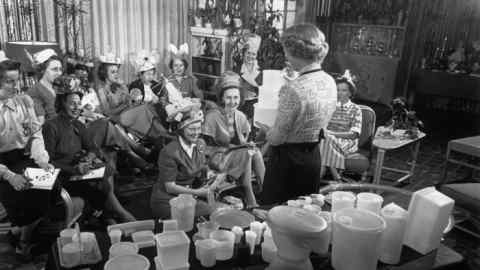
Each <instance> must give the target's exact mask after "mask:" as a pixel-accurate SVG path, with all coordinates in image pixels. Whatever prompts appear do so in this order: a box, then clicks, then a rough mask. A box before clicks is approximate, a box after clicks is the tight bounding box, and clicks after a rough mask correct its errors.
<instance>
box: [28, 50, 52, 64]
mask: <svg viewBox="0 0 480 270" xmlns="http://www.w3.org/2000/svg"><path fill="white" fill-rule="evenodd" d="M25 54H26V55H27V57H28V59H29V60H30V62H32V66H34V67H35V66H37V65H40V64H43V63H45V62H47V60H48V59H50V57H52V56H57V53H56V52H55V51H54V50H53V49H45V50H41V51H39V52H36V53H34V54H33V55H31V54H30V53H29V52H28V51H27V50H26V49H25Z"/></svg>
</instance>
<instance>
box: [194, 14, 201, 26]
mask: <svg viewBox="0 0 480 270" xmlns="http://www.w3.org/2000/svg"><path fill="white" fill-rule="evenodd" d="M193 20H194V21H195V26H196V27H202V18H201V17H196V16H195V17H194V18H193Z"/></svg>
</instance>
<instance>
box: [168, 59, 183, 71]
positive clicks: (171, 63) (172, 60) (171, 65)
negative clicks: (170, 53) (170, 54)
mask: <svg viewBox="0 0 480 270" xmlns="http://www.w3.org/2000/svg"><path fill="white" fill-rule="evenodd" d="M177 59H180V60H181V61H182V63H183V66H184V67H185V71H187V69H188V61H187V59H185V58H183V57H174V58H172V59H170V61H169V62H168V68H169V69H170V70H171V71H173V62H174V61H175V60H177Z"/></svg>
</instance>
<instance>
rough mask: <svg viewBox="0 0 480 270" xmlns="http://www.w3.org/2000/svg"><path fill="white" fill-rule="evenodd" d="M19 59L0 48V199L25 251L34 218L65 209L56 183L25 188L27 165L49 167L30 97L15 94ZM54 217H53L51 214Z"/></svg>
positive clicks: (78, 201) (76, 204)
mask: <svg viewBox="0 0 480 270" xmlns="http://www.w3.org/2000/svg"><path fill="white" fill-rule="evenodd" d="M19 69H20V63H19V62H16V61H13V60H10V59H7V58H5V57H4V54H3V52H2V51H0V203H1V204H2V205H3V206H4V208H5V210H6V212H7V215H8V219H9V220H10V221H11V222H12V223H13V224H14V225H16V226H19V227H22V230H21V237H20V248H22V250H20V251H22V252H24V251H25V252H26V251H27V248H28V246H29V242H30V240H31V239H30V237H31V232H32V229H33V227H34V226H35V225H36V224H37V222H38V221H39V220H40V219H42V218H44V217H49V220H59V221H60V220H61V221H63V217H59V216H58V213H61V214H60V215H63V213H64V212H65V206H64V205H63V204H62V201H61V198H60V196H59V194H60V186H59V185H58V182H57V184H56V185H55V186H54V188H53V189H52V190H41V189H29V187H30V183H29V179H27V178H26V177H25V176H24V175H23V171H24V170H25V169H26V168H27V167H41V168H44V169H46V170H51V169H53V166H52V165H50V164H49V155H48V153H47V151H46V150H45V146H44V141H43V136H42V132H41V124H40V121H39V120H38V118H37V116H36V114H35V110H34V103H33V100H32V99H31V98H30V96H28V95H24V94H16V93H17V89H16V86H17V85H18V82H19V78H20V75H19V74H20V72H19ZM73 203H74V207H75V208H76V209H78V210H81V209H82V208H83V202H82V200H81V199H79V198H73ZM54 217H56V218H54Z"/></svg>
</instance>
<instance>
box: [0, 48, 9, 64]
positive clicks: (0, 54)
mask: <svg viewBox="0 0 480 270" xmlns="http://www.w3.org/2000/svg"><path fill="white" fill-rule="evenodd" d="M7 60H10V58H8V57H7V55H6V54H5V51H0V63H1V62H3V61H7Z"/></svg>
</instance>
